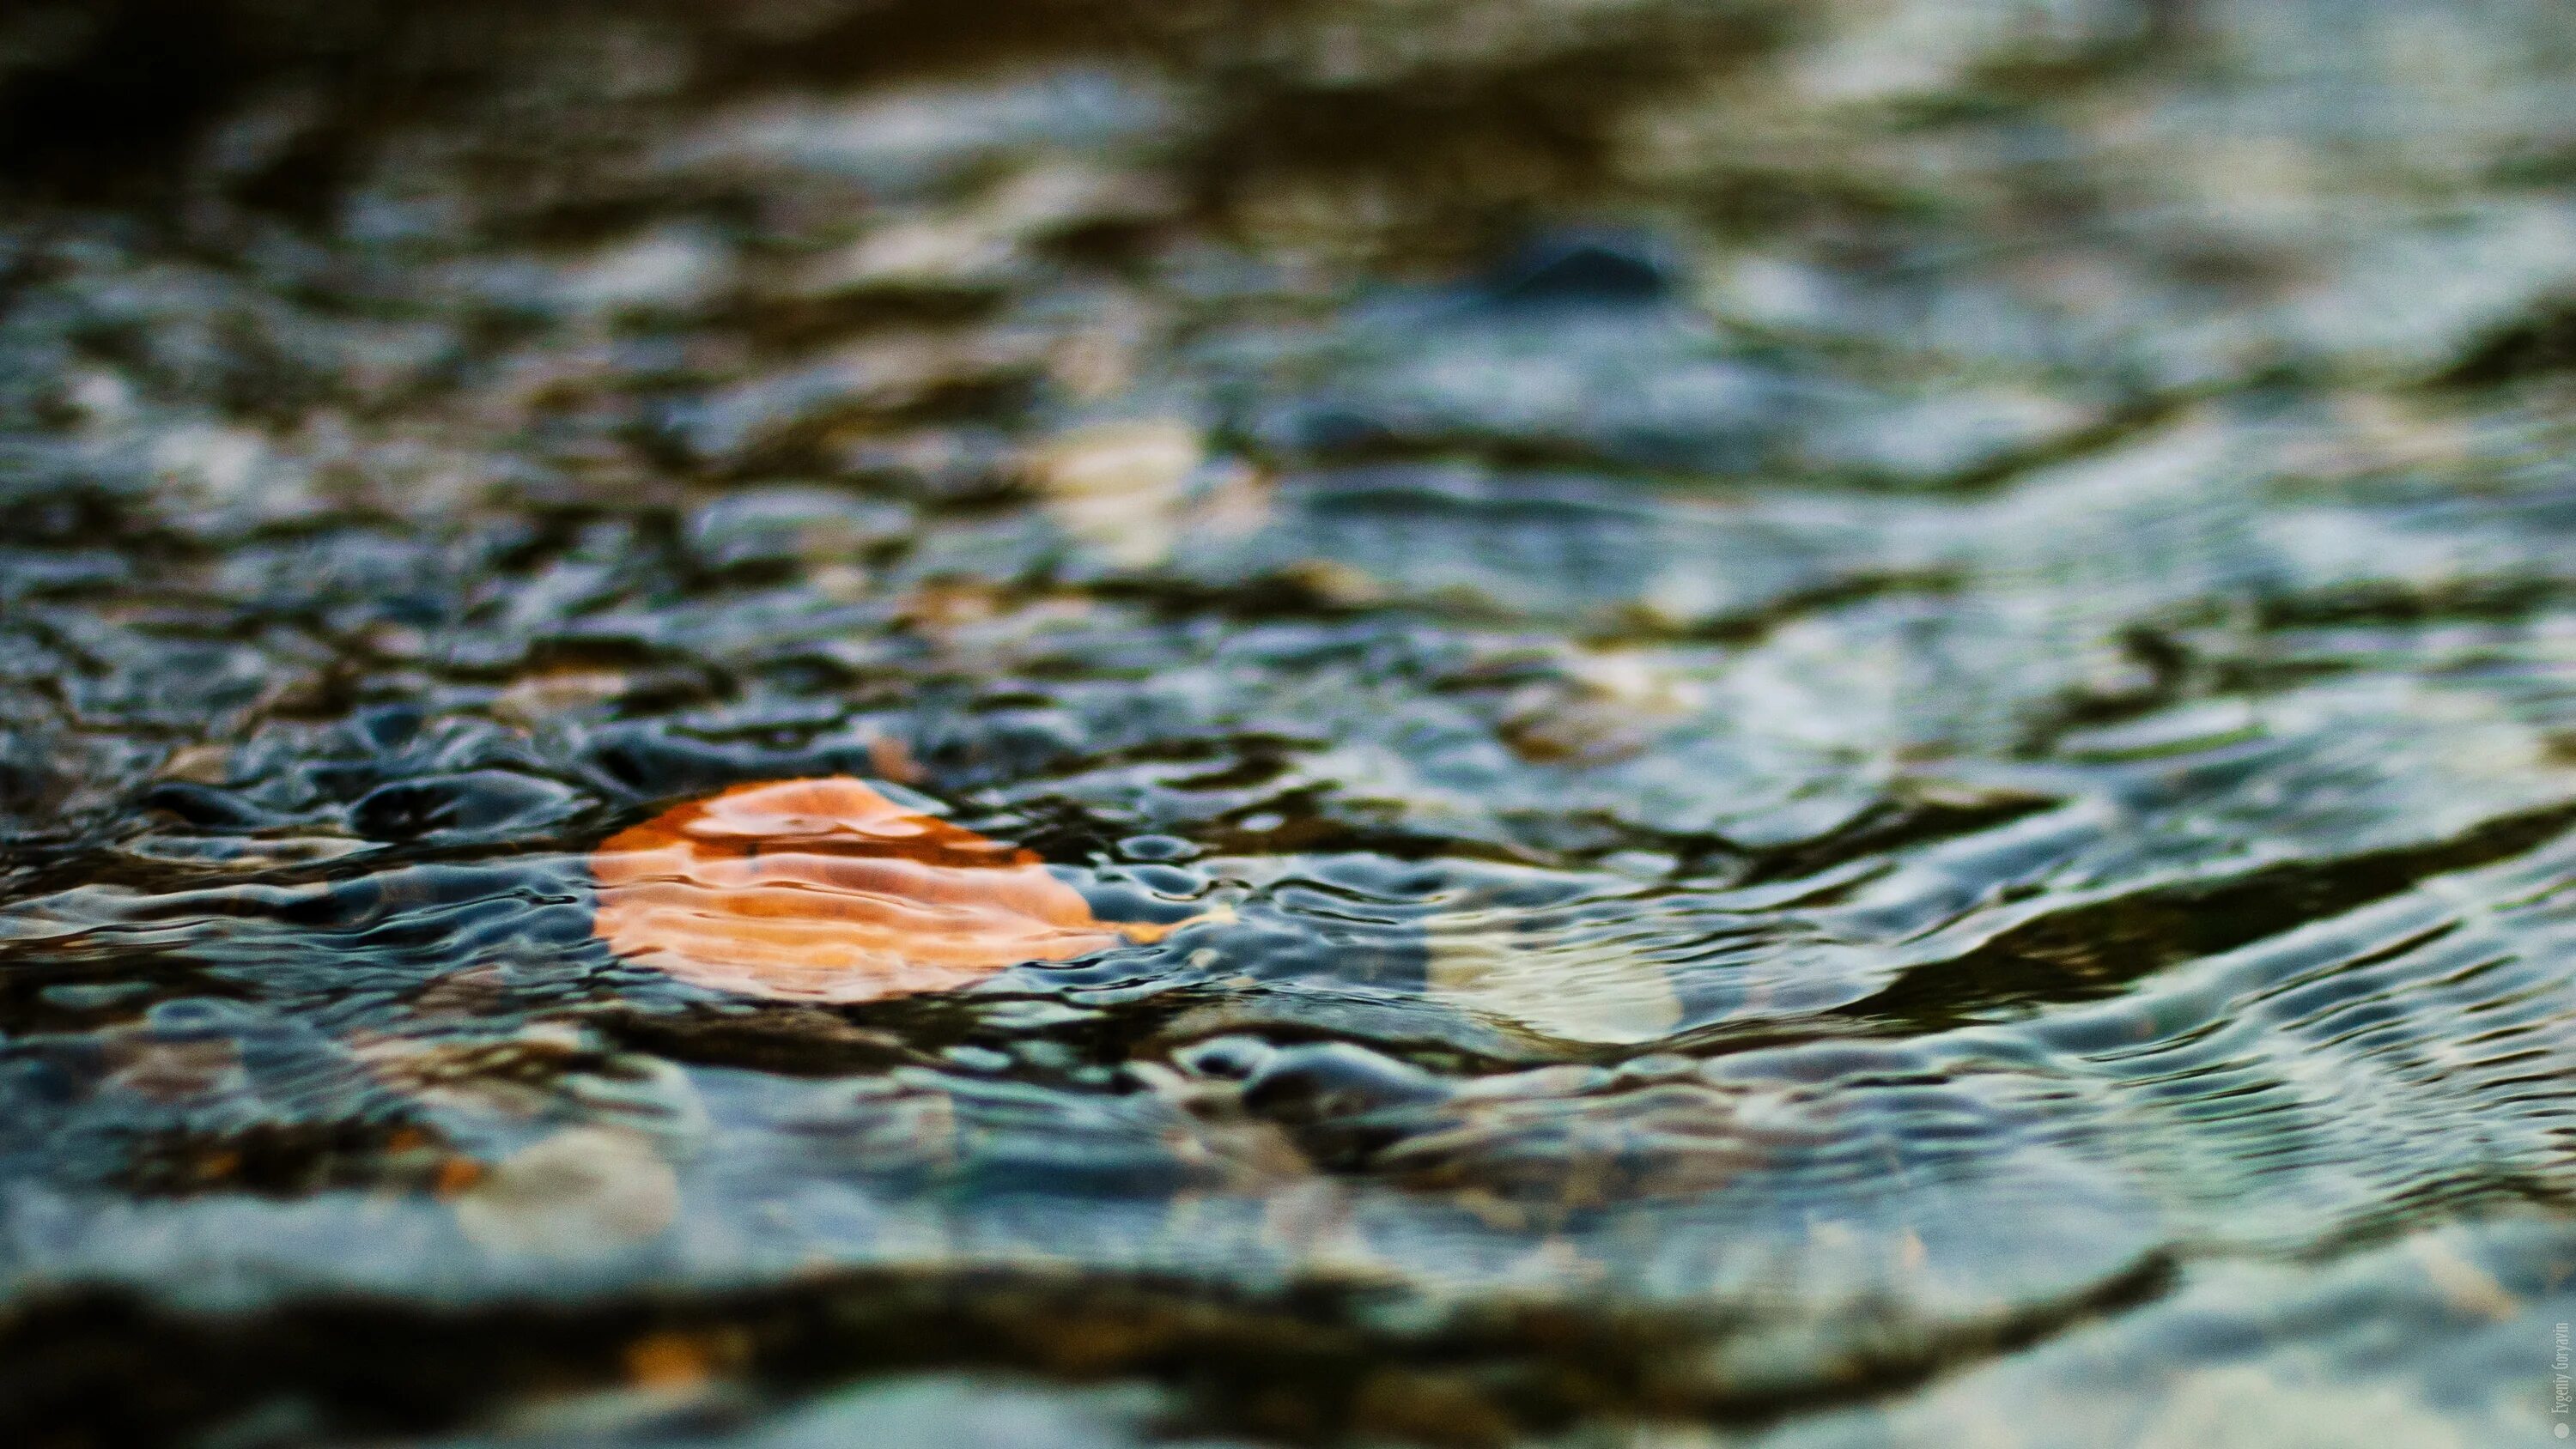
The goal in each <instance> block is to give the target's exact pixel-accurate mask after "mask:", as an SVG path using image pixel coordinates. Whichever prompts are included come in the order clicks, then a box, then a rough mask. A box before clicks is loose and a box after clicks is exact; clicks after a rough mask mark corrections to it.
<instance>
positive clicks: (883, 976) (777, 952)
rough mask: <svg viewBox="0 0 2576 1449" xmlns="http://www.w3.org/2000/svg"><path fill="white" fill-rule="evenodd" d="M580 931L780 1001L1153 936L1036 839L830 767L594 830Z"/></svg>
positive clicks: (972, 975)
mask: <svg viewBox="0 0 2576 1449" xmlns="http://www.w3.org/2000/svg"><path fill="white" fill-rule="evenodd" d="M591 873H592V876H593V877H594V878H595V879H596V880H597V881H598V883H599V914H598V917H597V920H596V921H595V923H594V929H595V930H596V931H597V932H598V934H599V937H600V939H602V940H604V941H606V942H607V943H608V946H609V949H611V950H613V951H615V952H616V953H617V954H618V955H620V956H623V957H625V958H627V959H628V960H631V961H635V962H639V963H641V964H643V965H647V966H652V967H656V968H658V969H660V970H663V971H666V972H669V973H670V974H671V975H673V976H676V977H678V978H679V979H681V980H683V981H686V982H689V983H691V984H693V985H697V986H705V987H710V988H712V989H714V990H718V991H732V992H738V993H741V994H744V995H748V996H765V997H770V998H772V999H777V1000H788V1001H822V1002H853V1001H877V1000H881V999H883V998H885V997H889V996H911V995H916V994H920V993H923V992H934V991H950V990H954V989H956V988H958V987H960V986H965V985H969V984H971V983H973V982H976V981H980V980H982V979H984V978H985V977H987V976H990V975H993V974H994V973H995V972H998V971H1001V970H1003V969H1005V968H1007V967H1011V966H1017V965H1020V964H1021V963H1023V962H1028V961H1068V960H1071V959H1073V958H1074V957H1077V956H1087V955H1089V954H1091V953H1092V952H1094V951H1103V950H1107V949H1108V948H1110V947H1112V946H1116V945H1120V944H1122V943H1128V942H1134V943H1138V944H1143V943H1147V942H1152V941H1158V940H1161V939H1162V938H1163V937H1165V936H1167V935H1169V934H1171V933H1172V932H1173V931H1176V930H1179V929H1180V927H1181V926H1183V925H1187V924H1189V922H1186V921H1184V922H1178V923H1175V924H1172V925H1165V926H1154V925H1144V924H1139V923H1133V922H1116V921H1102V920H1099V919H1097V918H1096V917H1094V916H1093V915H1092V914H1091V904H1090V903H1089V902H1088V901H1085V900H1084V899H1083V898H1082V893H1081V892H1079V891H1076V890H1075V889H1074V888H1073V887H1071V886H1069V885H1066V884H1065V883H1064V882H1062V881H1060V880H1057V879H1056V878H1055V877H1054V876H1052V875H1050V874H1048V873H1047V869H1046V867H1045V866H1044V865H1043V864H1041V863H1040V862H1039V860H1038V857H1037V855H1036V853H1035V852H1032V851H1027V850H1021V849H1018V848H1016V847H1014V846H1009V845H1004V844H1002V843H1000V842H999V841H993V840H987V839H985V838H984V837H983V836H980V835H977V834H975V833H974V832H973V831H971V830H965V829H961V828H960V827H958V826H955V825H951V824H949V823H948V822H947V821H944V820H940V819H937V818H934V817H932V816H928V815H924V814H922V813H920V812H919V811H917V810H909V809H906V808H904V807H903V806H901V805H898V804H896V803H895V802H893V801H891V800H888V799H887V798H886V797H884V796H883V795H880V794H878V793H877V792H876V791H875V790H873V789H871V788H869V787H868V785H867V784H865V783H864V782H862V781H859V780H854V779H850V778H848V777H846V776H833V777H827V778H820V779H810V780H776V781H770V782H767V783H764V784H757V785H740V786H736V787H735V788H733V789H730V790H726V791H724V792H723V793H721V794H717V795H711V796H708V797H707V798H705V799H703V800H692V801H689V802H688V803H686V804H682V805H677V806H674V807H672V808H671V809H669V810H666V811H664V812H663V813H662V814H660V815H657V816H655V817H653V818H652V819H650V820H647V821H645V822H644V823H643V824H641V825H637V826H635V827H633V828H631V829H628V830H623V831H620V832H618V833H617V834H615V835H613V836H610V837H609V838H608V839H607V840H605V841H603V842H601V843H600V846H599V849H598V851H597V853H595V854H594V855H593V856H592V857H591Z"/></svg>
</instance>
